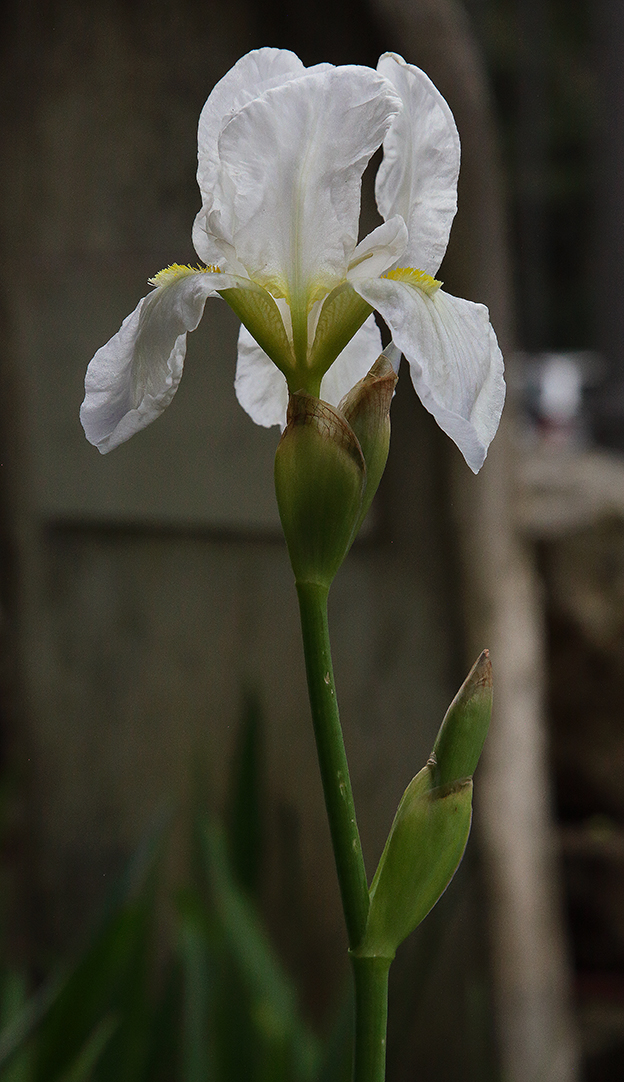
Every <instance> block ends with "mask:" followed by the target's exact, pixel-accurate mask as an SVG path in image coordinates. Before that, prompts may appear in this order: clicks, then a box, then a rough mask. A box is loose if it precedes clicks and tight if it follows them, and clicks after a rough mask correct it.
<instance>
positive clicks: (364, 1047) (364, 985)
mask: <svg viewBox="0 0 624 1082" xmlns="http://www.w3.org/2000/svg"><path fill="white" fill-rule="evenodd" d="M391 961H392V959H391V958H359V957H358V956H357V955H353V954H352V955H351V962H352V964H353V976H354V978H355V1055H354V1063H353V1079H354V1082H384V1079H385V1077H386V1030H387V1025H388V974H389V972H390V963H391Z"/></svg>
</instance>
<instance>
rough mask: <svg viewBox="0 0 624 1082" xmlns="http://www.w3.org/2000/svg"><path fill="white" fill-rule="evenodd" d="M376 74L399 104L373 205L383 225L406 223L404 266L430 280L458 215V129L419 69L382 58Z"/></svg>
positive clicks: (392, 57) (392, 55)
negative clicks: (395, 221) (398, 217)
mask: <svg viewBox="0 0 624 1082" xmlns="http://www.w3.org/2000/svg"><path fill="white" fill-rule="evenodd" d="M377 70H378V71H379V72H380V73H381V74H382V75H384V76H385V77H386V79H388V80H389V81H390V82H391V83H392V85H393V86H394V88H395V90H396V91H397V93H398V94H399V95H400V97H401V101H402V103H403V108H402V109H401V111H400V112H399V114H398V115H397V117H396V118H395V120H394V121H393V123H392V127H391V128H390V131H389V132H388V134H387V136H386V138H385V139H384V157H383V162H382V163H381V166H380V168H379V172H378V173H377V180H376V184H375V193H376V196H377V205H378V207H379V211H380V214H381V215H382V217H383V218H385V219H386V220H387V219H389V218H391V217H393V215H395V214H400V215H401V216H402V218H403V219H404V220H405V223H406V225H407V229H408V233H409V241H408V244H407V248H406V250H405V252H404V253H403V254H402V256H401V262H402V263H403V265H408V266H412V267H420V268H421V270H424V271H426V272H427V273H428V274H433V275H435V273H436V271H437V269H438V267H439V266H440V263H441V262H442V257H443V256H444V253H445V251H446V246H447V244H448V238H449V233H450V231H451V225H452V222H453V218H454V216H455V211H456V210H457V177H458V174H459V158H460V147H459V136H458V134H457V128H456V126H455V121H454V119H453V114H452V113H451V110H450V109H449V107H448V105H447V103H446V101H445V100H444V98H443V97H442V95H441V94H440V92H439V91H438V90H437V89H436V87H435V86H434V85H433V83H432V82H431V80H430V79H428V78H427V76H426V75H425V74H424V72H422V71H420V69H419V68H416V67H414V66H413V64H406V62H405V61H404V60H403V58H402V57H400V56H398V55H397V54H396V53H384V55H383V56H382V57H381V59H380V61H379V63H378V65H377Z"/></svg>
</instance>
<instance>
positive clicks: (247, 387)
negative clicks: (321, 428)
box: [234, 316, 382, 428]
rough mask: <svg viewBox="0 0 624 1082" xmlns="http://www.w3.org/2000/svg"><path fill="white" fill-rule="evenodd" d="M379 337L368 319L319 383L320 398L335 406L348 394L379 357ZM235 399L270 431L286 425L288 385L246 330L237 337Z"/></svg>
mask: <svg viewBox="0 0 624 1082" xmlns="http://www.w3.org/2000/svg"><path fill="white" fill-rule="evenodd" d="M381 350H382V345H381V335H380V333H379V328H378V326H377V324H376V323H375V317H374V316H369V318H368V319H367V320H366V322H365V323H364V324H363V325H362V326H361V327H360V329H359V330H358V331H357V332H356V334H355V335H354V336H353V338H352V339H351V341H350V342H349V344H348V345H347V346H346V347H345V348H344V349H343V351H342V353H340V354H339V356H338V357H337V358H336V360H335V361H334V363H333V365H332V366H331V368H330V369H329V371H328V372H326V373H325V375H324V376H323V380H322V382H321V398H322V399H323V401H325V402H329V404H330V405H331V406H337V405H338V403H339V402H340V399H341V398H343V397H344V395H345V394H346V393H347V391H350V390H351V388H352V387H353V386H355V384H356V383H357V382H358V380H360V379H362V378H363V377H364V376H365V375H366V373H367V372H368V371H369V369H370V368H372V366H373V364H374V363H375V361H376V360H377V358H378V356H379V354H380V353H381ZM234 386H235V389H236V397H237V398H238V401H239V403H240V404H241V406H242V407H243V409H244V410H245V412H246V413H248V414H249V416H250V417H251V419H252V421H255V422H256V424H257V425H263V426H264V427H265V428H270V427H271V426H272V425H280V427H281V428H284V426H285V425H286V410H287V408H288V385H287V383H286V379H285V377H284V376H283V375H282V373H281V372H280V371H279V369H278V368H276V367H275V365H274V364H273V362H272V361H271V359H270V358H269V357H268V356H267V354H266V353H265V352H264V350H262V349H261V348H260V346H259V345H258V343H257V342H256V341H255V339H254V338H252V336H251V335H250V333H249V331H248V330H247V328H246V327H244V326H241V329H240V334H239V336H238V361H237V365H236V380H235V384H234Z"/></svg>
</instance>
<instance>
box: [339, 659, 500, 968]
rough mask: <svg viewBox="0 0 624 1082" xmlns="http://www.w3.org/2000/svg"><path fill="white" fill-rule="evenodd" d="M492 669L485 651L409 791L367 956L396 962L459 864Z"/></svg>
mask: <svg viewBox="0 0 624 1082" xmlns="http://www.w3.org/2000/svg"><path fill="white" fill-rule="evenodd" d="M491 707H492V670H491V666H490V661H489V655H488V652H487V650H486V651H484V652H483V654H482V655H481V657H480V658H479V660H478V661H477V663H476V664H475V666H474V667H473V669H472V670H471V672H470V674H469V676H468V677H467V679H466V680H465V682H464V683H463V685H462V687H461V688H460V690H459V692H458V694H457V695H456V696H455V698H454V700H453V702H452V704H451V706H450V707H449V710H448V711H447V714H446V716H445V718H444V721H443V722H442V726H441V728H440V732H439V733H438V736H437V739H436V742H435V744H434V749H433V752H432V754H431V758H430V759H429V762H428V763H427V765H426V766H425V767H423V769H422V770H421V771H420V773H419V774H417V775H416V777H415V778H413V779H412V781H411V782H410V784H409V785H408V787H407V789H406V790H405V793H404V794H403V796H402V798H401V802H400V804H399V807H398V809H397V813H396V815H395V817H394V822H393V824H392V828H391V830H390V834H389V835H388V840H387V842H386V845H385V848H384V851H383V853H382V855H381V860H380V861H379V866H378V868H377V871H376V872H375V876H374V878H373V882H372V883H371V888H370V909H369V914H368V920H367V924H366V931H365V934H364V938H363V940H362V943H361V944H360V945H359V947H358V949H357V950H356V951H355V953H356V954H357V955H358V956H362V957H381V958H393V957H394V954H395V951H396V949H397V947H398V946H399V944H400V943H402V941H403V940H404V939H405V938H406V936H408V935H409V934H410V932H411V931H413V929H414V928H416V927H417V926H418V925H419V924H420V922H421V921H422V920H423V919H424V918H425V917H426V916H427V913H428V912H429V911H430V909H432V908H433V906H434V905H435V903H436V902H437V901H438V899H439V898H440V897H441V895H442V894H443V893H444V891H445V890H446V888H447V886H448V885H449V883H450V881H451V879H452V878H453V876H454V874H455V872H456V870H457V868H458V867H459V864H460V862H461V859H462V856H463V854H464V850H465V848H466V842H467V841H468V835H469V833H470V823H471V818H472V773H473V772H474V769H475V767H476V765H477V762H478V759H479V755H480V754H481V749H482V747H483V743H484V740H485V736H486V734H487V729H488V725H489V720H490V713H491Z"/></svg>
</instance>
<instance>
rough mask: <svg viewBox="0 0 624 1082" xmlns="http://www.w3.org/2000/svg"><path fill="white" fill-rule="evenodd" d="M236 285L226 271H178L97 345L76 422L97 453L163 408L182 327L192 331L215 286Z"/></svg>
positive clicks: (182, 345) (175, 375) (178, 359)
mask: <svg viewBox="0 0 624 1082" xmlns="http://www.w3.org/2000/svg"><path fill="white" fill-rule="evenodd" d="M182 270H184V268H182ZM235 284H236V280H235V279H232V278H230V276H229V275H225V274H211V273H206V272H202V271H200V272H197V273H192V272H188V273H182V274H181V275H180V276H179V277H177V278H174V280H172V281H171V282H169V283H168V284H166V285H162V286H160V287H158V288H157V289H154V291H153V292H152V293H150V294H148V296H147V297H143V299H142V300H141V301H139V304H138V305H137V307H136V308H135V310H134V312H132V314H131V315H129V316H128V317H127V319H125V320H124V322H123V324H122V326H121V327H120V329H119V330H118V331H117V334H115V335H113V337H112V338H111V339H110V341H109V342H107V343H106V345H105V346H102V347H101V349H98V351H97V353H96V354H95V356H94V357H93V359H92V361H91V363H90V364H89V367H88V369H87V374H86V377H85V397H84V401H83V403H82V406H81V409H80V420H81V421H82V426H83V428H84V430H85V434H86V437H87V439H88V440H89V442H90V443H92V444H94V445H95V446H96V447H97V448H98V450H99V451H101V452H102V454H105V453H106V452H107V451H112V450H113V448H114V447H118V446H119V444H120V443H124V442H125V441H126V440H128V439H130V437H131V436H133V435H134V433H135V432H139V431H140V430H141V429H142V428H145V427H146V425H148V424H150V423H151V422H152V421H153V420H155V418H156V417H158V416H159V415H160V414H161V413H162V412H163V410H164V409H166V407H167V406H168V405H169V403H170V402H171V400H172V398H173V396H174V394H175V393H176V391H177V389H178V384H179V382H180V378H181V376H182V368H183V365H184V356H185V354H186V334H187V331H193V330H195V328H196V326H197V324H198V323H199V321H200V319H201V317H202V313H203V311H204V305H205V303H206V298H207V297H209V296H214V295H215V294H216V288H217V287H218V286H221V287H222V288H223V287H224V286H226V287H227V286H228V285H235Z"/></svg>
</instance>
